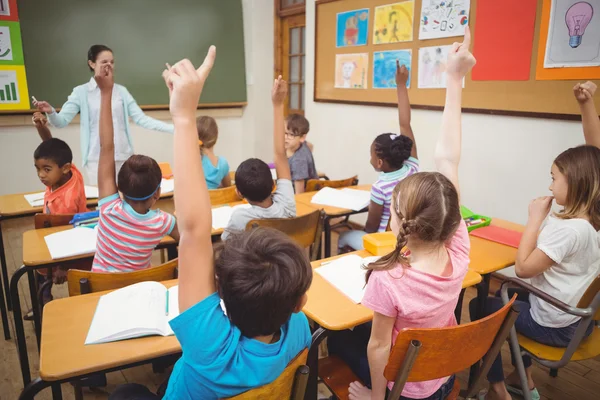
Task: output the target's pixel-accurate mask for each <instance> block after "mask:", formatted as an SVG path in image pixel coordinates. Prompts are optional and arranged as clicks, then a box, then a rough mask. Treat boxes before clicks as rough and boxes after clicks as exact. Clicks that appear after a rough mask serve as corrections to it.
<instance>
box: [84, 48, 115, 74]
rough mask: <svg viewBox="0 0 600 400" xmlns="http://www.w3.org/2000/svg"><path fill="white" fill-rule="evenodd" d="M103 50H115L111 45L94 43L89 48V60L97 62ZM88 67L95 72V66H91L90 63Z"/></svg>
mask: <svg viewBox="0 0 600 400" xmlns="http://www.w3.org/2000/svg"><path fill="white" fill-rule="evenodd" d="M103 51H110V52H111V53H112V52H113V51H112V49H111V48H110V47H108V46H105V45H103V44H95V45H93V46H92V47H90V49H89V50H88V61H91V62H96V60H97V59H98V55H99V54H100V53H102V52H103ZM88 68H89V69H90V71H92V72H94V68H92V67H90V64H88Z"/></svg>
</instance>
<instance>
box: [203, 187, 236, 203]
mask: <svg viewBox="0 0 600 400" xmlns="http://www.w3.org/2000/svg"><path fill="white" fill-rule="evenodd" d="M208 194H209V195H210V204H211V205H212V206H213V207H214V206H220V205H223V204H229V203H234V202H236V201H240V200H241V199H240V197H239V196H238V194H237V191H236V187H235V185H233V186H229V187H226V188H223V189H213V190H209V191H208Z"/></svg>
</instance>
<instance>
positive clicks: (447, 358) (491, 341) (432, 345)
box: [383, 295, 518, 400]
mask: <svg viewBox="0 0 600 400" xmlns="http://www.w3.org/2000/svg"><path fill="white" fill-rule="evenodd" d="M515 299H516V295H515V296H514V297H513V298H512V299H511V300H510V302H509V303H508V304H506V305H505V306H504V307H502V309H500V310H499V311H497V312H495V313H494V314H492V315H489V316H487V317H485V318H483V319H480V320H478V321H475V322H470V323H467V324H462V325H457V326H452V327H447V328H430V329H411V328H408V329H403V330H401V331H400V333H399V334H398V337H397V338H396V342H395V343H394V347H393V348H392V352H391V354H390V357H389V359H388V363H387V365H386V367H385V370H384V372H383V375H384V376H385V377H386V379H387V380H388V381H393V382H394V388H393V389H392V393H391V396H390V397H388V399H393V400H397V399H399V398H400V394H401V393H402V389H403V388H404V385H405V383H406V382H420V381H428V380H432V379H439V378H442V377H445V376H449V375H452V374H455V373H457V372H459V371H462V370H464V369H466V368H469V367H470V366H471V365H473V364H475V363H476V362H478V361H479V360H480V359H481V358H483V357H484V356H486V354H487V356H486V360H484V366H483V367H482V368H481V369H480V372H479V376H480V378H483V377H484V376H485V374H487V372H488V370H489V367H490V366H491V362H492V361H493V360H494V359H495V358H496V355H497V354H498V351H500V347H501V346H502V344H503V343H504V341H505V340H506V338H507V336H508V334H509V332H510V328H512V326H513V324H514V321H515V319H516V318H517V314H518V312H517V311H515V310H513V309H512V305H513V303H514V301H515ZM457 349H468V351H457ZM486 362H487V365H486ZM476 380H479V379H476ZM396 395H397V397H395V396H396ZM469 397H471V396H469Z"/></svg>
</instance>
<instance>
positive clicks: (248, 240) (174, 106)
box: [110, 47, 312, 400]
mask: <svg viewBox="0 0 600 400" xmlns="http://www.w3.org/2000/svg"><path fill="white" fill-rule="evenodd" d="M214 57H215V48H214V47H211V49H210V50H209V52H208V55H207V57H206V60H205V61H204V63H203V64H202V66H201V67H200V68H199V69H198V70H195V69H194V67H193V66H192V65H191V63H190V62H189V61H188V60H183V61H180V62H179V63H178V64H176V65H174V66H173V67H172V68H171V70H170V72H169V83H170V84H171V85H172V90H173V92H172V94H171V105H170V109H171V115H172V116H173V122H174V124H175V139H174V140H175V144H174V149H175V157H174V159H175V176H177V179H176V180H175V191H176V192H177V195H176V196H175V207H176V208H177V213H178V217H179V226H180V229H181V242H180V246H179V255H180V256H179V310H180V312H181V314H180V315H179V316H178V317H176V318H175V319H173V320H172V321H171V322H170V325H171V327H172V328H173V331H174V332H175V336H176V337H177V339H178V340H179V343H181V347H182V350H183V355H182V357H181V359H180V360H179V361H178V362H177V363H176V364H175V367H174V368H173V372H172V374H171V377H170V379H169V385H168V387H167V390H166V394H165V396H164V399H167V400H191V399H194V400H196V399H203V400H211V399H222V398H227V397H231V396H235V395H237V394H240V393H242V392H245V391H247V390H250V389H253V388H256V387H259V386H263V385H266V384H268V383H270V382H272V381H274V380H275V379H276V378H277V377H278V376H279V375H280V374H281V373H282V372H283V370H284V369H285V368H286V366H287V365H288V364H289V362H290V361H292V360H293V359H294V358H295V357H296V356H297V355H298V353H300V352H301V351H302V350H303V349H305V348H307V347H308V346H309V345H310V342H311V334H310V329H309V326H308V321H307V319H306V317H305V316H304V314H303V313H301V312H300V310H301V309H302V307H303V306H304V304H305V302H306V291H307V290H308V288H309V286H310V284H311V281H312V268H311V266H310V262H309V261H308V259H307V257H306V255H305V254H304V252H303V250H302V249H301V248H300V247H299V246H298V245H296V244H295V243H294V242H293V241H292V240H291V239H289V238H288V237H286V236H285V235H284V234H282V233H280V232H278V231H275V230H272V229H266V228H259V229H255V230H252V231H249V232H242V233H240V234H235V235H232V236H231V237H230V239H229V240H228V241H227V242H225V243H224V246H223V249H222V251H221V252H220V255H219V256H218V258H217V259H216V260H215V259H214V258H213V248H212V243H211V230H212V227H211V225H212V222H211V205H210V198H209V195H208V190H207V187H206V183H205V181H204V179H202V174H203V172H202V163H201V162H200V160H199V159H198V153H197V151H196V150H195V144H196V141H197V138H196V132H195V129H194V113H195V111H196V106H197V104H198V100H199V96H200V93H201V91H202V86H203V83H204V81H205V79H206V77H207V75H208V73H209V71H210V68H211V67H212V64H213V62H214ZM284 98H285V82H284V81H281V80H278V81H277V82H276V83H275V89H274V99H276V100H277V103H276V104H277V105H276V109H277V113H278V114H279V115H282V114H283V106H282V104H283V99H284ZM280 118H281V119H283V118H282V117H280ZM281 123H283V121H281ZM280 125H281V126H282V125H283V124H280ZM276 126H277V125H276ZM282 142H283V135H280V140H279V141H278V143H277V144H278V145H280V147H281V148H283V143H282ZM283 159H284V160H285V156H284V157H283ZM220 299H222V300H223V303H224V309H225V311H224V309H223V308H222V307H221V306H220ZM110 399H113V400H122V399H138V400H141V399H158V396H156V395H154V394H152V393H150V391H149V390H148V389H147V388H145V387H143V386H140V385H135V384H129V385H124V386H122V387H120V388H118V389H117V390H116V391H115V392H114V393H113V394H112V395H111V397H110Z"/></svg>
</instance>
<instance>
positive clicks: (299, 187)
mask: <svg viewBox="0 0 600 400" xmlns="http://www.w3.org/2000/svg"><path fill="white" fill-rule="evenodd" d="M288 167H289V164H288ZM277 178H279V175H277ZM305 189H306V181H305V180H304V179H301V180H299V181H294V192H295V193H296V194H300V193H304V192H305Z"/></svg>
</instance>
